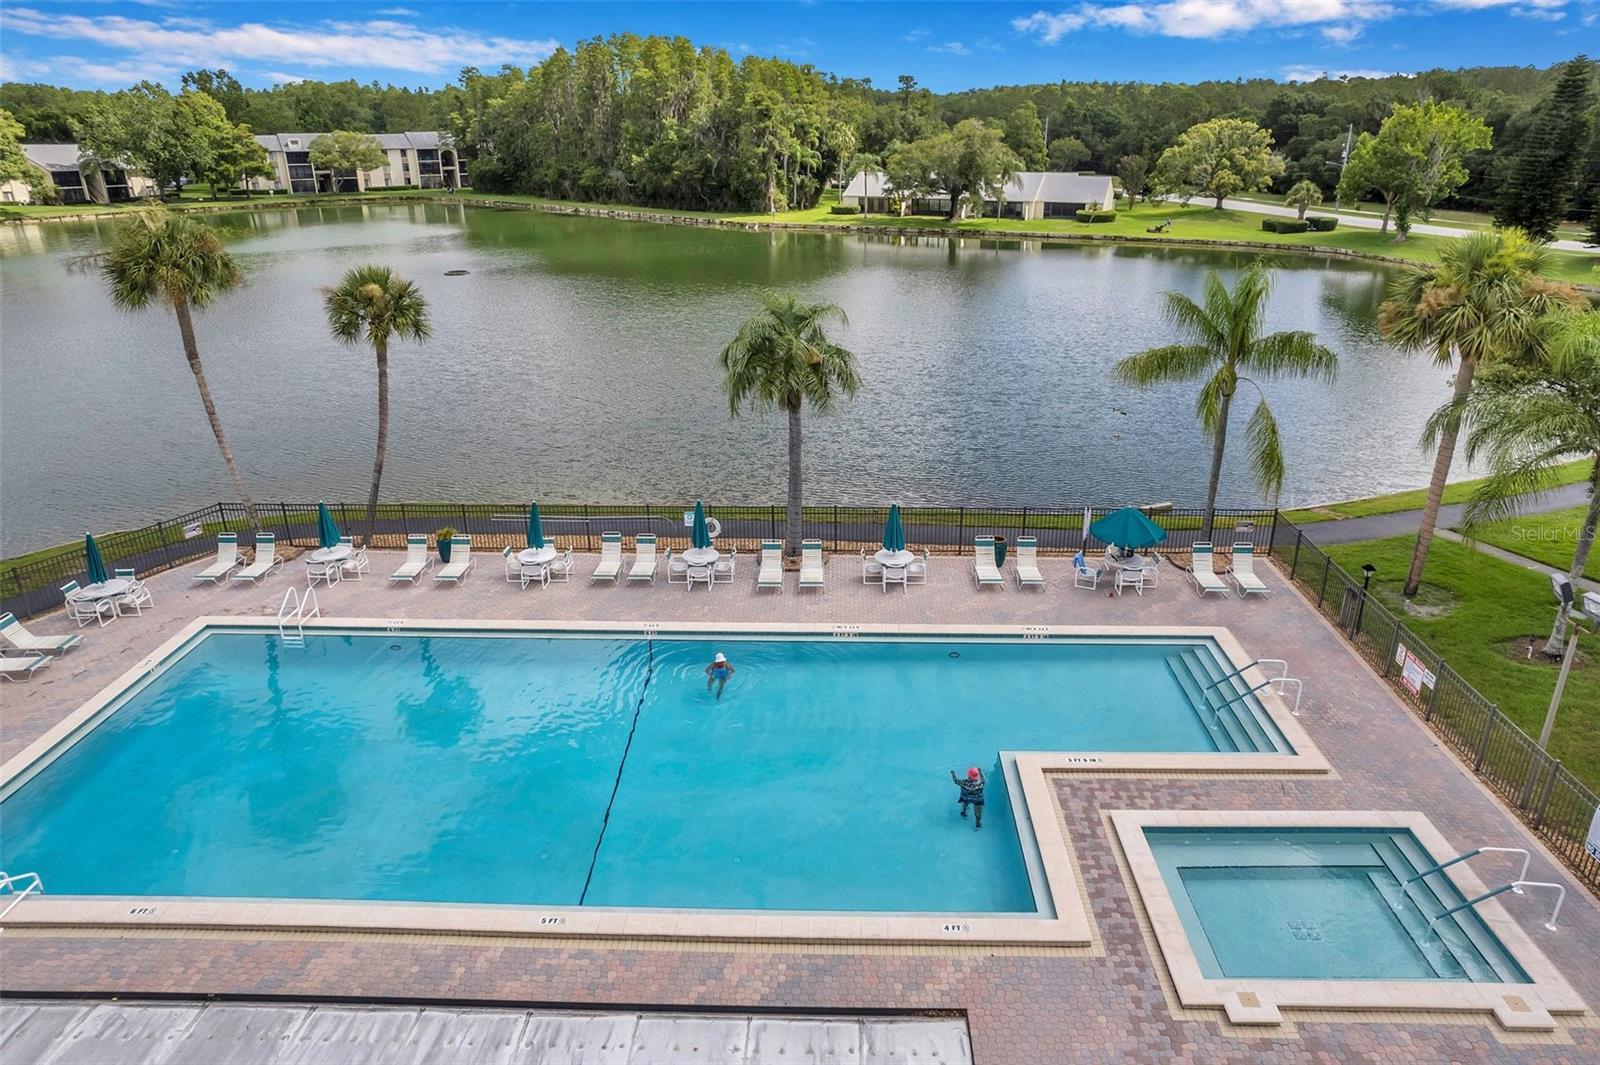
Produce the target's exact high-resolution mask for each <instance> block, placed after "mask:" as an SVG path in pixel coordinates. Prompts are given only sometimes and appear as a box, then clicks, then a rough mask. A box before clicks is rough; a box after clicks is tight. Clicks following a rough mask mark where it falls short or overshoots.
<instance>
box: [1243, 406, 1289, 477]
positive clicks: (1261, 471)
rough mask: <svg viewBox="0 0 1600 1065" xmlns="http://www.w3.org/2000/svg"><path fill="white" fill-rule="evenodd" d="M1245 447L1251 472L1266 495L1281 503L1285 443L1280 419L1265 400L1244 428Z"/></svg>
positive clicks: (1257, 407)
mask: <svg viewBox="0 0 1600 1065" xmlns="http://www.w3.org/2000/svg"><path fill="white" fill-rule="evenodd" d="M1244 439H1245V447H1246V450H1247V451H1248V453H1249V459H1250V472H1251V473H1252V474H1254V475H1255V479H1256V484H1257V485H1258V486H1260V488H1261V491H1262V494H1263V495H1265V496H1267V497H1268V498H1269V499H1271V500H1272V501H1273V502H1274V503H1276V502H1277V499H1278V494H1279V493H1280V492H1282V491H1283V479H1284V472H1285V471H1284V462H1283V441H1282V439H1281V438H1280V437H1279V435H1278V419H1277V418H1275V417H1273V415H1272V408H1271V407H1269V406H1267V401H1266V400H1265V399H1262V400H1261V402H1259V403H1257V404H1256V409H1255V412H1254V413H1252V414H1251V415H1250V421H1249V422H1248V423H1247V424H1246V425H1245V428H1244Z"/></svg>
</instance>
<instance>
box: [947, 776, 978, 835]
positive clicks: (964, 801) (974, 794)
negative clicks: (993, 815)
mask: <svg viewBox="0 0 1600 1065" xmlns="http://www.w3.org/2000/svg"><path fill="white" fill-rule="evenodd" d="M950 779H951V780H953V781H955V782H956V787H958V788H960V789H961V794H960V795H959V796H957V798H956V802H958V803H960V804H961V816H962V817H965V816H967V807H968V806H970V807H972V813H973V823H972V831H974V832H976V831H978V829H980V828H982V827H983V784H984V780H983V770H981V769H979V768H978V767H977V766H973V767H972V768H970V769H968V770H967V779H965V780H962V779H961V778H960V777H958V776H956V771H955V770H954V769H952V770H950Z"/></svg>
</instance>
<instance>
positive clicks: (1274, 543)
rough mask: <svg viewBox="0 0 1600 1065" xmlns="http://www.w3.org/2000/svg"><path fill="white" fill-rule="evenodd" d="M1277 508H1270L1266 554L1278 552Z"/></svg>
mask: <svg viewBox="0 0 1600 1065" xmlns="http://www.w3.org/2000/svg"><path fill="white" fill-rule="evenodd" d="M1278 514H1279V511H1278V508H1277V507H1273V508H1272V525H1271V527H1270V528H1268V529H1267V555H1268V556H1271V555H1275V554H1277V553H1278Z"/></svg>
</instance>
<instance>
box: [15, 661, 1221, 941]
mask: <svg viewBox="0 0 1600 1065" xmlns="http://www.w3.org/2000/svg"><path fill="white" fill-rule="evenodd" d="M717 650H722V651H725V652H726V653H727V654H728V657H729V658H730V659H731V660H732V662H733V664H734V667H735V669H736V673H735V674H734V676H733V678H732V680H731V681H730V682H729V683H728V686H727V690H726V692H725V694H724V695H723V697H722V698H721V699H720V700H719V699H717V698H716V697H715V696H714V695H713V694H712V693H710V692H708V691H707V686H706V678H705V675H704V669H705V666H706V664H707V663H708V662H709V661H710V659H711V657H712V654H713V652H715V651H717ZM1179 650H1182V651H1184V652H1185V653H1186V654H1188V655H1189V656H1191V657H1193V656H1194V655H1196V654H1200V655H1203V656H1205V657H1207V658H1209V659H1210V660H1211V661H1212V662H1216V661H1217V659H1216V654H1217V652H1216V650H1215V648H1214V647H1212V646H1211V645H1210V644H1209V643H1206V642H1204V641H1188V642H1182V643H1171V642H1168V643H1138V642H1131V641H1128V642H1116V641H1113V642H1101V643H1094V642H1053V641H1050V642H1042V641H1034V642H1022V641H1009V642H1001V641H995V642H920V641H892V640H881V641H880V640H867V639H856V640H834V641H808V640H745V639H733V638H721V639H715V640H713V639H671V640H662V639H655V640H645V639H612V638H581V637H530V636H504V635H502V636H487V635H466V636H411V635H407V636H392V635H377V634H373V635H347V634H339V635H318V636H307V637H306V641H305V646H304V647H303V648H297V647H288V646H284V645H283V644H281V643H280V642H279V641H278V640H277V638H276V637H275V636H269V635H265V634H261V633H248V634H246V633H239V632H226V631H222V632H212V633H209V634H207V635H206V636H204V637H203V638H201V639H199V640H197V641H196V642H194V643H192V644H191V645H189V648H188V650H187V652H186V653H184V654H182V655H181V657H178V658H176V659H175V660H174V661H173V662H172V663H171V664H170V665H169V667H168V668H167V669H166V670H165V671H163V672H161V673H159V674H158V675H157V676H156V677H154V678H153V679H152V680H151V681H150V682H149V683H148V684H147V685H146V686H145V687H144V688H143V689H141V690H138V691H137V692H135V693H134V694H133V695H132V696H131V697H130V698H128V699H127V701H126V702H125V703H124V705H122V706H121V707H120V708H119V709H118V710H117V711H116V712H115V713H114V714H112V715H110V716H109V717H107V718H106V719H105V720H104V721H102V722H101V723H100V724H99V725H98V726H97V727H95V728H94V729H93V730H92V731H90V732H89V733H88V734H86V735H85V736H84V737H83V738H82V739H80V740H79V741H78V742H77V743H76V744H75V745H74V746H72V747H71V748H70V749H68V750H66V751H65V752H63V753H62V754H61V755H60V756H59V757H58V758H57V759H56V760H55V761H54V762H52V763H50V764H49V765H47V766H45V767H44V768H43V769H42V770H41V771H40V772H39V774H38V775H37V776H36V777H34V778H33V779H32V780H30V781H28V782H27V783H26V784H24V785H22V786H21V787H20V788H18V789H17V790H16V791H15V792H14V793H13V794H11V795H10V796H8V797H6V798H5V801H4V803H3V804H0V860H3V863H4V866H3V867H5V868H18V869H29V870H37V871H38V872H39V873H40V874H41V875H42V876H43V878H44V882H45V884H46V885H47V886H48V888H49V890H50V892H51V893H52V894H90V895H93V894H117V895H176V896H248V897H276V898H333V899H364V900H415V901H441V902H475V903H517V904H533V903H543V904H551V905H580V904H581V905H591V906H649V907H686V908H751V909H796V910H825V911H826V910H877V911H901V912H926V911H941V912H973V913H979V912H1012V913H1016V912H1035V911H1036V910H1037V908H1038V907H1037V906H1036V903H1035V899H1034V896H1033V891H1032V888H1031V886H1030V882H1029V877H1028V873H1027V869H1026V865H1025V863H1024V859H1023V856H1022V851H1021V845H1020V842H1019V837H1018V833H1017V828H1016V825H1015V824H1014V823H1013V820H1012V815H1011V809H1010V802H1009V797H1008V795H1007V790H1006V784H1005V777H1004V773H1003V771H1002V768H1001V766H1000V764H999V752H1000V751H1002V750H1060V751H1216V750H1231V749H1235V748H1234V747H1233V746H1232V741H1231V740H1230V736H1231V735H1232V734H1231V733H1230V732H1229V731H1228V730H1226V729H1224V728H1223V727H1222V726H1220V725H1218V724H1217V722H1216V721H1215V719H1214V715H1212V714H1210V713H1196V711H1195V710H1194V709H1193V704H1192V703H1191V702H1190V701H1189V700H1188V699H1187V698H1186V696H1185V694H1184V692H1183V690H1182V689H1181V688H1180V686H1179V684H1178V681H1177V679H1176V677H1175V675H1174V673H1173V672H1172V671H1171V670H1170V669H1168V668H1166V666H1165V665H1164V661H1165V659H1166V658H1168V657H1170V656H1172V655H1173V654H1174V653H1175V652H1176V651H1179ZM969 765H978V766H981V767H982V768H983V770H984V771H985V773H986V774H987V776H988V778H989V785H988V795H987V799H988V802H987V806H986V814H985V818H984V823H983V829H982V831H975V830H974V829H973V828H972V826H971V823H970V822H967V821H962V820H961V819H960V818H959V817H958V816H957V806H956V803H955V797H956V794H957V789H956V787H955V785H954V784H953V783H952V782H951V780H950V773H951V771H952V770H956V771H960V772H964V771H965V769H966V767H967V766H969Z"/></svg>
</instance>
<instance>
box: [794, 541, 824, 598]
mask: <svg viewBox="0 0 1600 1065" xmlns="http://www.w3.org/2000/svg"><path fill="white" fill-rule="evenodd" d="M826 576H827V569H826V567H825V566H823V564H822V541H821V540H801V541H800V582H799V586H800V588H801V589H802V590H804V589H806V588H821V587H822V586H823V581H824V580H825V579H826Z"/></svg>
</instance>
